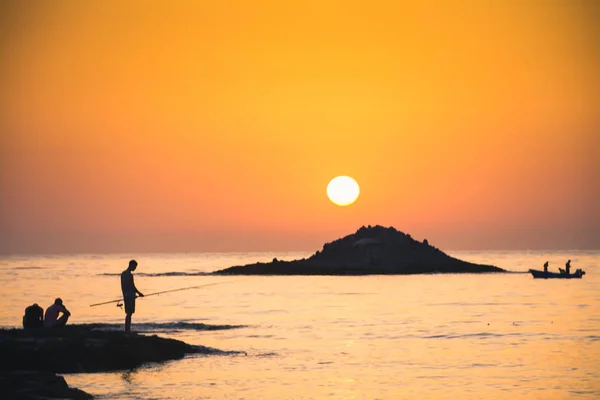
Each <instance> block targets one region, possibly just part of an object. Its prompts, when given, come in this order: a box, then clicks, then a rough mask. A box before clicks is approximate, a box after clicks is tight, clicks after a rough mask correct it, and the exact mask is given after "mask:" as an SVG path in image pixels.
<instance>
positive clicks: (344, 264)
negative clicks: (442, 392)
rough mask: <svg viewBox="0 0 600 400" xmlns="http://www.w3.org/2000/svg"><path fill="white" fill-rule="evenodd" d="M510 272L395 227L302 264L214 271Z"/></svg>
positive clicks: (371, 230) (353, 237) (362, 232)
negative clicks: (457, 254) (461, 257)
mask: <svg viewBox="0 0 600 400" xmlns="http://www.w3.org/2000/svg"><path fill="white" fill-rule="evenodd" d="M485 272H506V271H505V270H503V269H502V268H498V267H495V266H493V265H483V264H475V263H470V262H467V261H462V260H459V259H457V258H454V257H451V256H449V255H447V254H446V253H444V252H443V251H441V250H440V249H438V248H436V247H434V246H432V245H430V244H429V242H428V241H427V239H425V240H423V242H420V241H417V240H415V239H413V238H412V237H411V236H410V235H408V234H405V233H402V232H400V231H397V230H396V229H395V228H393V227H389V228H388V227H383V226H379V225H378V226H374V227H371V226H368V227H364V226H363V227H361V228H360V229H358V230H357V231H356V232H355V233H353V234H350V235H347V236H345V237H343V238H340V239H337V240H334V241H333V242H331V243H325V245H323V249H322V250H320V251H317V252H316V253H315V254H313V255H312V256H311V257H309V258H307V259H304V258H303V259H301V260H293V261H280V260H277V259H273V261H271V262H268V263H262V262H258V263H254V264H247V265H242V266H233V267H230V268H225V269H222V270H218V271H214V272H212V274H214V275H408V274H434V273H485Z"/></svg>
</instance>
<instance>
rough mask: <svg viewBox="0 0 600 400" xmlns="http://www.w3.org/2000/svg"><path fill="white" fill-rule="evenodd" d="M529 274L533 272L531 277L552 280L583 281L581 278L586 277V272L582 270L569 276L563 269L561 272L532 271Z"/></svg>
mask: <svg viewBox="0 0 600 400" xmlns="http://www.w3.org/2000/svg"><path fill="white" fill-rule="evenodd" d="M529 272H531V275H533V277H534V278H541V279H552V278H558V279H581V277H583V275H585V271H584V270H582V269H578V270H576V271H575V272H574V273H572V274H568V275H567V273H566V272H565V271H564V270H562V269H561V270H560V272H544V271H540V270H539V269H530V270H529Z"/></svg>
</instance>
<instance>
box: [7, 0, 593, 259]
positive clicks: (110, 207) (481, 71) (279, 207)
mask: <svg viewBox="0 0 600 400" xmlns="http://www.w3.org/2000/svg"><path fill="white" fill-rule="evenodd" d="M124 3H125V4H124ZM0 7H1V8H2V9H1V10H0V35H1V36H0V88H1V89H0V128H1V131H0V132H1V134H2V137H1V142H0V145H1V147H0V157H1V158H0V192H1V200H0V201H1V203H0V206H1V208H0V242H1V243H0V252H2V253H21V252H29V253H30V252H65V251H68V252H79V251H84V252H94V251H126V252H128V251H210V250H295V249H308V250H316V249H318V248H320V246H321V245H322V244H323V242H324V241H330V240H333V239H335V238H337V237H339V236H343V235H345V234H348V233H351V232H353V231H355V230H356V229H357V228H358V227H360V226H361V225H369V224H371V225H375V224H380V225H386V226H390V225H391V226H394V227H396V228H397V229H399V230H401V231H404V232H407V233H411V234H412V235H413V237H415V238H418V239H423V238H425V237H426V238H427V239H428V240H429V241H430V242H431V243H432V244H434V245H436V246H438V247H440V248H442V249H518V248H540V249H546V248H566V249H572V248H596V249H598V248H600V239H599V238H600V211H599V209H600V207H599V204H600V161H599V160H600V76H599V73H598V71H600V28H599V27H600V3H599V2H596V1H594V0H589V1H562V0H539V1H527V0H520V1H516V0H515V1H489V2H481V1H472V2H468V1H457V2H450V1H447V2H413V1H406V2H399V1H389V2H382V1H354V2H353V1H281V0H273V1H255V0H253V1H211V2H202V1H194V2H192V1H190V2H188V3H185V2H149V1H138V2H133V1H132V2H121V1H58V2H47V1H39V2H34V1H27V2H20V1H7V2H3V3H2V5H1V6H0ZM336 175H350V176H352V177H354V178H355V179H356V180H357V181H358V183H359V184H360V186H361V196H360V197H359V199H358V201H357V202H356V203H355V204H354V205H352V206H350V207H346V208H340V207H336V206H334V205H333V204H331V203H330V202H329V200H328V199H327V196H326V186H327V183H328V182H329V180H330V179H332V178H333V177H335V176H336Z"/></svg>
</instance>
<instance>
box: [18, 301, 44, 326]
mask: <svg viewBox="0 0 600 400" xmlns="http://www.w3.org/2000/svg"><path fill="white" fill-rule="evenodd" d="M43 327H44V309H43V308H42V307H40V306H39V305H38V304H37V303H35V304H32V305H30V306H29V307H27V308H26V309H25V315H24V316H23V329H39V328H43Z"/></svg>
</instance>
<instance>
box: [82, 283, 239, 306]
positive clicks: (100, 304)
mask: <svg viewBox="0 0 600 400" xmlns="http://www.w3.org/2000/svg"><path fill="white" fill-rule="evenodd" d="M231 282H235V281H225V282H214V283H206V284H204V285H197V286H189V287H184V288H179V289H171V290H163V291H162V292H155V293H149V294H145V295H144V296H136V298H138V297H141V298H143V297H149V296H158V295H161V294H164V293H172V292H179V291H181V290H189V289H198V288H201V287H207V286H214V285H220V284H222V283H231ZM121 301H123V298H120V299H117V300H110V301H104V302H102V303H96V304H90V307H96V306H102V305H104V304H111V303H117V307H122V306H123V305H122V304H119V303H120V302H121Z"/></svg>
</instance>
